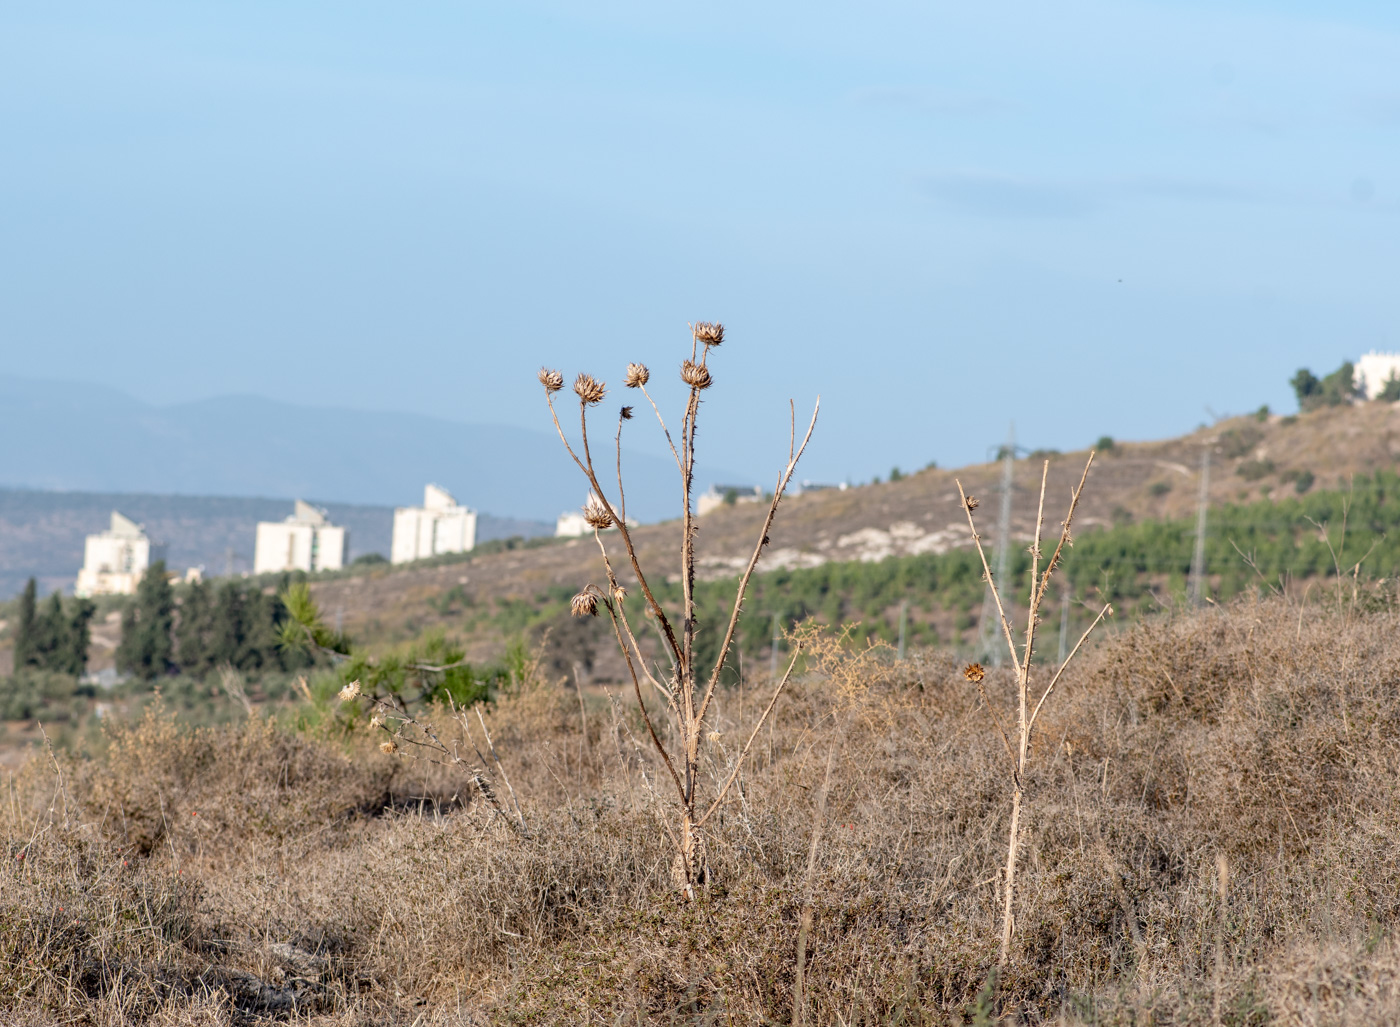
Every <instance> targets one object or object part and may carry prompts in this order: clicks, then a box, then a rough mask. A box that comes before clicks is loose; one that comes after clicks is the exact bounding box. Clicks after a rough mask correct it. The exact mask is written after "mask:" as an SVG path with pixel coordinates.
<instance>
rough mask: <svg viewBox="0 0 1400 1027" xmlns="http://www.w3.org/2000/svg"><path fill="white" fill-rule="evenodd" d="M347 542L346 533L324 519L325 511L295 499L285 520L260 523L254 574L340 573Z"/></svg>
mask: <svg viewBox="0 0 1400 1027" xmlns="http://www.w3.org/2000/svg"><path fill="white" fill-rule="evenodd" d="M349 542H350V539H349V533H348V532H347V531H346V530H345V529H344V528H339V527H336V526H335V525H334V524H331V522H330V521H328V520H326V511H324V510H321V509H318V508H316V507H314V506H312V505H311V504H310V503H303V502H302V501H301V500H300V499H298V500H297V501H296V507H295V509H294V511H293V513H292V516H290V517H288V518H287V519H286V520H285V521H261V522H259V524H258V536H257V542H256V545H255V547H254V549H253V573H254V574H276V573H278V572H280V571H306V572H308V573H310V572H312V571H334V570H339V569H340V568H341V567H344V566H345V551H346V549H347V548H348V546H349Z"/></svg>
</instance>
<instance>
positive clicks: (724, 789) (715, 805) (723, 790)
mask: <svg viewBox="0 0 1400 1027" xmlns="http://www.w3.org/2000/svg"><path fill="white" fill-rule="evenodd" d="M801 653H802V644H801V643H800V642H799V643H798V645H797V648H796V649H794V650H793V652H792V661H791V662H790V663H788V668H787V670H786V671H785V672H784V673H783V678H782V680H781V681H779V682H778V687H777V688H775V689H773V698H772V699H769V700H768V706H767V708H766V709H765V710H764V711H763V714H762V716H760V717H759V718H758V723H756V724H755V725H754V728H753V733H752V734H750V735H749V740H748V741H747V742H745V743H744V748H743V749H742V750H740V752H739V757H738V759H736V760H735V761H734V769H733V770H731V771H730V772H729V777H727V778H726V779H725V781H724V784H723V785H721V786H720V789H719V792H718V793H717V794H716V795H715V798H714V801H713V802H711V803H710V808H709V809H707V810H706V811H705V813H704V815H703V816H701V817H700V819H699V820H698V821H697V822H696V826H697V827H704V826H705V821H707V820H709V819H710V816H711V814H713V813H714V811H715V810H717V809H719V804H720V803H721V802H723V801H724V796H725V795H726V794H727V793H728V791H729V787H730V785H732V784H733V783H734V779H735V778H737V777H738V776H739V771H740V769H741V768H742V767H743V766H744V759H745V758H746V757H747V756H748V754H749V749H750V748H752V747H753V740H754V739H755V738H757V737H758V732H759V730H760V729H762V727H763V725H764V722H765V721H767V720H768V716H769V714H771V713H772V712H773V707H774V706H776V705H777V704H778V696H780V695H782V694H783V688H784V687H786V685H787V683H788V678H789V677H791V676H792V669H793V668H794V667H796V666H797V657H798V656H799V655H801Z"/></svg>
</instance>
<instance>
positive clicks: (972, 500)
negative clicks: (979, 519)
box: [967, 496, 977, 510]
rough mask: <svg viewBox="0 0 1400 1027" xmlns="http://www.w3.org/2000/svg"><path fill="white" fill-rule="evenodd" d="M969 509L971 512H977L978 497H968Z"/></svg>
mask: <svg viewBox="0 0 1400 1027" xmlns="http://www.w3.org/2000/svg"><path fill="white" fill-rule="evenodd" d="M967 508H968V509H969V510H976V509H977V497H976V496H968V497H967Z"/></svg>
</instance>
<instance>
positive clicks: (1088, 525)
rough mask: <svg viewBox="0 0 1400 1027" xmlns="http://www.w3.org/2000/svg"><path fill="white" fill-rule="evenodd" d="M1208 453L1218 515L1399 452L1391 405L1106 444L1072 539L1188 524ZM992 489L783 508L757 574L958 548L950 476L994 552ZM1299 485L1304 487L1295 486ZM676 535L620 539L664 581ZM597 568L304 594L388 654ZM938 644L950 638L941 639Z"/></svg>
mask: <svg viewBox="0 0 1400 1027" xmlns="http://www.w3.org/2000/svg"><path fill="white" fill-rule="evenodd" d="M1206 446H1209V447H1210V448H1211V451H1212V454H1213V456H1212V459H1213V463H1212V470H1211V479H1210V499H1211V503H1212V505H1213V507H1215V508H1217V509H1220V508H1221V507H1223V506H1224V505H1225V504H1248V503H1257V502H1261V501H1264V502H1268V501H1272V500H1282V499H1284V498H1287V497H1295V496H1297V495H1298V494H1299V488H1300V486H1301V485H1304V484H1307V478H1306V476H1305V472H1306V474H1311V475H1312V480H1311V484H1310V486H1309V489H1306V490H1304V491H1310V492H1312V493H1317V492H1319V491H1321V490H1323V489H1338V488H1342V489H1345V488H1346V486H1347V483H1348V481H1349V480H1350V479H1351V477H1352V476H1353V475H1361V474H1366V473H1370V472H1374V471H1378V470H1386V469H1390V468H1392V467H1394V465H1395V461H1396V455H1397V454H1400V406H1396V405H1393V404H1382V403H1370V404H1365V405H1361V406H1355V407H1334V408H1325V409H1322V410H1319V411H1315V412H1312V413H1308V414H1303V415H1300V416H1298V417H1278V416H1274V417H1269V418H1267V419H1264V420H1259V419H1256V418H1254V417H1243V418H1234V419H1231V420H1227V421H1222V422H1220V423H1218V424H1216V425H1213V426H1211V427H1209V428H1203V429H1201V430H1199V431H1197V432H1195V433H1193V434H1191V435H1188V436H1184V437H1181V438H1176V439H1169V440H1165V441H1159V442H1138V443H1118V444H1117V445H1115V446H1114V447H1112V449H1110V450H1108V451H1105V452H1103V453H1101V454H1100V455H1099V457H1098V458H1097V459H1096V460H1095V463H1094V467H1093V470H1092V472H1091V474H1090V478H1089V483H1088V487H1087V489H1086V491H1085V495H1084V499H1083V502H1082V505H1081V507H1080V512H1079V514H1078V517H1077V521H1076V524H1077V530H1078V532H1079V533H1080V535H1081V536H1082V535H1083V534H1084V533H1086V532H1090V531H1093V530H1094V529H1095V528H1101V529H1107V528H1110V527H1112V526H1114V525H1115V524H1117V525H1123V524H1129V523H1134V522H1136V523H1145V522H1151V521H1156V520H1160V519H1183V518H1194V514H1195V510H1196V504H1197V497H1198V490H1199V470H1198V469H1199V466H1200V459H1201V453H1202V450H1203V448H1205V447H1206ZM1086 457H1087V451H1082V452H1074V453H1065V454H1057V455H1053V456H1051V458H1050V477H1049V487H1048V494H1047V515H1046V520H1047V523H1048V525H1049V527H1050V530H1056V529H1057V526H1058V523H1059V520H1060V518H1061V517H1062V516H1063V513H1064V509H1065V507H1066V505H1067V502H1068V498H1069V493H1070V489H1071V488H1072V485H1073V483H1074V482H1075V481H1077V480H1078V476H1079V473H1080V471H1081V470H1082V468H1083V464H1084V460H1085V459H1086ZM1039 472H1040V461H1039V459H1034V460H1033V459H1030V458H1023V459H1020V460H1018V461H1016V465H1015V487H1014V496H1013V504H1012V531H1013V534H1014V536H1015V537H1016V538H1017V539H1026V538H1028V537H1029V534H1030V532H1031V530H1032V529H1033V526H1034V517H1035V503H1036V499H1037V495H1038V487H1039ZM1000 475H1001V468H1000V466H999V465H996V464H990V463H989V464H981V465H976V466H971V467H965V468H960V469H958V470H956V471H950V470H941V469H933V470H926V471H922V472H920V473H918V474H913V475H910V476H909V477H907V478H905V479H903V480H901V481H898V482H887V483H884V484H879V485H870V486H864V487H859V488H852V489H849V490H846V491H826V492H816V493H810V494H807V495H802V496H796V497H793V498H791V499H790V500H788V501H786V502H785V503H784V504H783V507H782V509H781V511H780V512H779V516H778V521H777V526H776V529H775V530H774V532H773V534H772V546H771V548H770V549H769V551H768V553H767V554H766V555H765V557H764V559H763V562H762V564H761V565H760V569H761V570H763V571H776V570H782V569H801V568H816V567H821V566H824V565H827V564H832V563H842V562H848V561H856V562H873V561H879V560H883V559H885V558H886V557H891V556H893V557H912V556H918V555H921V554H924V555H927V554H940V553H947V552H950V551H953V550H955V549H963V548H966V547H967V546H968V545H969V539H968V534H967V525H966V521H965V519H964V518H963V516H962V513H961V511H960V509H959V507H958V499H957V488H956V485H955V479H956V478H960V479H961V480H962V482H963V485H964V487H965V488H966V489H967V491H968V492H969V493H970V494H972V495H976V496H979V497H981V498H982V500H983V501H984V502H983V505H982V507H981V509H980V510H979V523H980V526H981V530H982V533H983V536H984V538H985V539H987V541H988V543H989V544H994V542H995V534H996V518H997V512H996V507H997V503H996V495H997V490H998V488H999V481H1000ZM1300 475H1303V476H1304V477H1303V480H1302V481H1298V480H1297V478H1298V476H1300ZM762 516H763V510H762V509H761V508H760V507H759V506H758V505H756V504H740V505H735V506H732V507H722V508H720V509H719V510H717V511H715V512H713V513H711V514H709V515H707V516H706V517H704V518H702V519H701V520H700V531H699V536H698V542H697V548H698V552H699V557H700V561H701V567H702V570H703V574H704V575H705V576H706V577H708V578H711V579H715V578H723V577H727V576H730V575H733V574H734V573H736V568H738V567H740V566H742V563H743V561H744V559H745V558H746V556H747V553H748V550H749V547H751V546H752V544H753V540H754V537H755V534H756V532H757V530H758V526H759V524H760V523H761V520H762ZM1304 526H1306V525H1304ZM679 537H680V525H679V521H669V522H665V523H661V524H652V525H645V526H642V527H640V528H638V529H636V530H635V532H634V538H635V539H636V541H637V543H638V545H639V548H640V550H641V552H642V553H643V557H644V559H645V560H649V561H652V566H655V567H658V568H662V569H663V573H669V574H675V573H676V572H678V570H679V564H678V561H677V557H676V552H677V545H678V542H679ZM609 544H610V546H615V545H617V541H616V540H615V539H614V540H613V541H611V542H610V543H609ZM1187 552H1188V554H1189V545H1188V547H1187ZM1230 559H1231V560H1232V561H1234V560H1235V557H1234V556H1233V555H1232V556H1231V557H1230ZM1236 562H1237V564H1238V566H1240V567H1242V566H1243V564H1242V561H1236ZM601 567H602V562H601V559H600V558H599V556H598V553H597V548H596V545H595V543H594V542H593V540H592V539H591V538H589V539H579V540H571V541H569V542H567V543H563V544H559V545H552V546H547V547H543V548H538V549H516V550H512V551H508V552H501V553H496V554H492V555H489V556H481V557H478V558H475V559H472V560H471V561H470V562H469V563H453V564H445V565H440V566H434V567H422V568H409V569H394V570H389V569H379V570H375V571H373V572H371V573H367V574H363V575H357V576H354V577H350V578H345V579H341V580H336V581H328V582H324V583H321V584H318V585H317V586H316V592H317V594H318V596H319V597H320V598H321V601H322V605H323V608H324V609H326V610H328V611H334V613H335V614H336V616H337V617H340V618H343V623H344V625H345V627H346V629H347V630H348V631H349V632H350V633H351V634H352V635H354V636H355V637H356V638H358V639H361V640H363V641H365V642H369V643H374V642H388V641H394V640H401V639H404V638H407V637H409V636H410V635H412V634H414V633H416V632H418V631H421V630H423V629H424V628H426V627H431V626H434V625H439V626H442V627H445V628H448V629H450V630H452V631H454V632H460V631H461V630H462V629H463V627H464V626H465V625H466V624H467V623H468V622H469V621H468V619H467V618H466V615H467V614H468V613H469V612H470V611H472V610H473V609H475V610H481V609H482V608H483V607H485V608H494V609H502V608H504V607H507V606H508V605H509V604H511V603H512V602H517V603H522V604H524V605H525V606H530V605H532V604H533V605H538V604H539V602H540V600H541V598H542V597H543V598H545V599H550V596H549V593H550V591H551V590H554V593H555V594H554V595H553V597H552V599H550V601H551V602H552V603H553V604H554V605H556V606H557V605H558V604H559V602H560V596H561V595H562V596H564V597H567V594H568V592H569V591H571V590H573V589H576V588H577V587H579V586H580V585H582V584H584V583H585V582H587V581H590V580H599V578H600V575H601ZM977 587H978V588H980V586H977ZM974 612H975V611H974ZM480 622H481V618H477V623H478V624H479V623H480ZM519 622H520V618H516V620H515V621H512V620H511V619H510V618H509V617H506V618H504V620H503V619H502V618H501V617H496V618H495V623H496V624H498V625H499V624H502V623H506V624H509V623H519ZM965 626H966V625H965ZM941 634H942V637H944V638H946V637H947V636H948V632H947V630H946V627H945V630H943V631H942V633H941ZM468 642H469V646H470V648H471V650H472V651H473V652H474V653H476V654H477V655H478V656H481V657H485V656H486V655H488V654H489V653H490V652H492V651H495V650H498V648H499V644H500V637H499V633H498V632H497V633H494V634H493V632H491V631H486V632H478V633H476V634H475V635H474V637H472V638H470V639H468Z"/></svg>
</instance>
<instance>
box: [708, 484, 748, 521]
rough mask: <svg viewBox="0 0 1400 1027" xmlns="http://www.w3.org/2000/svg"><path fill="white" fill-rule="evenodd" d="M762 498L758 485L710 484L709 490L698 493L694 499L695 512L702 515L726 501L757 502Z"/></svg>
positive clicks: (716, 508)
mask: <svg viewBox="0 0 1400 1027" xmlns="http://www.w3.org/2000/svg"><path fill="white" fill-rule="evenodd" d="M762 499H763V489H762V487H761V486H758V485H711V486H710V488H709V491H707V492H702V493H700V496H699V498H697V499H696V501H695V513H696V515H697V516H699V517H704V516H705V515H706V514H707V513H709V512H710V511H711V510H718V509H719V508H720V507H722V506H724V505H725V504H726V503H757V502H759V501H760V500H762Z"/></svg>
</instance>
